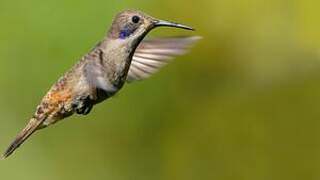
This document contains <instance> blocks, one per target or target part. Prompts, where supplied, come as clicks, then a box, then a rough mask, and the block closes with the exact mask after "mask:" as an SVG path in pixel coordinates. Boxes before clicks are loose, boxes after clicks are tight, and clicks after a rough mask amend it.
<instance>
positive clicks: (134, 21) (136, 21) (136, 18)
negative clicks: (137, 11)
mask: <svg viewBox="0 0 320 180" xmlns="http://www.w3.org/2000/svg"><path fill="white" fill-rule="evenodd" d="M139 21H140V17H139V16H133V17H132V22H133V23H138V22H139Z"/></svg>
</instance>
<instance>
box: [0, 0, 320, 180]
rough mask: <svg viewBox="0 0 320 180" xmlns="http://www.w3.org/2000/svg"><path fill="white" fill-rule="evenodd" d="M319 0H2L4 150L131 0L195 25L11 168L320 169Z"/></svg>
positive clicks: (276, 179) (10, 175)
mask: <svg viewBox="0 0 320 180" xmlns="http://www.w3.org/2000/svg"><path fill="white" fill-rule="evenodd" d="M319 7H320V1H314V0H268V1H266V0H237V1H233V0H197V1H184V0H175V1H172V0H161V1H147V0H140V1H138V0H131V1H130V0H118V1H106V0H91V1H89V0H77V1H71V0H46V1H43V0H28V1H24V0H16V1H9V0H1V2H0V22H1V25H0V27H1V28H0V120H1V121H0V122H1V125H0V149H1V150H3V151H4V150H5V149H6V147H7V146H8V145H9V143H10V142H11V141H12V140H13V138H14V137H15V135H16V133H18V131H19V130H21V129H22V128H23V127H24V126H25V124H26V123H27V121H28V119H29V118H30V117H31V115H32V114H33V112H34V111H35V108H36V106H37V104H38V103H39V101H40V100H41V98H42V96H43V95H44V94H45V93H46V92H47V90H48V89H49V88H50V87H51V85H52V84H53V83H54V82H55V81H56V80H57V79H58V78H59V77H60V76H61V75H62V74H63V73H64V72H65V71H66V70H67V69H68V68H70V67H71V66H72V65H73V64H74V63H76V61H77V60H78V59H80V58H81V56H82V55H84V54H85V53H86V52H88V51H89V50H90V49H91V48H92V47H93V46H94V45H95V44H96V43H97V42H98V41H99V40H100V39H101V38H102V37H103V36H104V35H105V33H106V31H107V29H108V28H109V26H110V24H111V22H112V18H113V17H114V15H115V14H116V13H118V12H119V11H122V10H124V9H139V10H142V11H144V12H146V13H148V14H150V15H152V16H154V17H157V18H161V19H165V20H172V21H176V22H181V23H185V24H189V25H192V26H193V27H194V28H196V31H195V32H188V31H184V30H178V29H170V28H159V29H156V30H154V31H153V32H151V33H150V34H149V35H148V37H147V38H150V37H160V36H180V35H200V36H202V37H203V39H202V40H201V41H200V42H199V43H197V44H196V46H195V47H194V48H193V49H192V50H191V51H190V53H188V54H187V55H184V56H181V57H178V58H176V60H175V61H173V62H172V63H170V64H169V65H168V66H166V67H164V68H163V69H162V70H161V71H160V72H159V73H157V74H155V75H154V76H152V77H151V78H149V79H147V80H144V81H141V82H135V83H131V84H127V85H125V87H124V88H123V89H122V90H121V92H120V93H119V94H117V95H116V96H115V97H113V98H112V99H109V100H108V101H105V102H104V103H102V104H99V105H98V106H96V107H95V108H94V109H93V111H92V112H91V113H90V114H89V115H88V116H78V115H77V116H73V117H71V118H68V119H66V120H64V121H62V122H59V123H58V124H56V125H54V126H51V127H50V128H47V129H44V130H41V131H38V132H37V133H36V134H34V135H33V136H32V137H31V138H30V139H29V140H28V141H26V143H25V144H24V145H23V146H22V147H21V148H19V150H18V151H17V152H16V153H15V154H14V155H12V156H11V157H10V158H8V159H6V160H4V161H0V179H10V180H21V179H24V180H31V179H32V180H43V179H45V180H57V179H59V180H73V179H76V180H87V179H95V180H99V179H112V180H133V179H139V180H151V179H152V180H180V179H181V180H196V179H202V180H211V179H216V180H218V179H221V180H222V179H223V180H234V179H236V180H257V179H259V180H269V179H272V180H284V179H290V180H295V179H297V180H300V179H306V180H314V179H319V178H320V140H319V137H320V33H319V32H320V23H319V18H320V11H319Z"/></svg>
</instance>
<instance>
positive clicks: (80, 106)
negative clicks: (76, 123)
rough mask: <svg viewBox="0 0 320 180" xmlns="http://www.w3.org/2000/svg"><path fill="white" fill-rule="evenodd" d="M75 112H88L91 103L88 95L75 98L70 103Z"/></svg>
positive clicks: (85, 113)
mask: <svg viewBox="0 0 320 180" xmlns="http://www.w3.org/2000/svg"><path fill="white" fill-rule="evenodd" d="M72 106H73V108H74V109H75V111H76V113H77V114H82V115H87V114H89V113H90V111H91V109H92V107H93V104H92V100H91V98H90V96H85V97H79V98H76V99H75V100H74V102H73V104H72Z"/></svg>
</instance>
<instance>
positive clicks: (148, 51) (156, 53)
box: [127, 36, 201, 82]
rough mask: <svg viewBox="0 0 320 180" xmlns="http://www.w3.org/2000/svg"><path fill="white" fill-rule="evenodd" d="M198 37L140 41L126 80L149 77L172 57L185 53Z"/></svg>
mask: <svg viewBox="0 0 320 180" xmlns="http://www.w3.org/2000/svg"><path fill="white" fill-rule="evenodd" d="M199 39H201V38H200V37H199V36H191V37H175V38H160V39H150V40H144V41H142V42H141V43H140V45H139V46H138V48H137V49H136V51H135V53H134V55H133V58H132V61H131V65H130V68H129V72H128V76H127V82H132V81H137V80H143V79H146V78H148V77H150V76H151V75H152V74H154V73H155V72H157V71H158V70H159V69H160V68H161V67H163V66H165V65H166V64H168V62H169V61H170V60H171V59H172V58H173V57H175V56H178V55H183V54H185V53H186V52H187V50H188V49H189V48H190V47H191V46H192V45H193V44H194V43H195V42H196V41H198V40H199Z"/></svg>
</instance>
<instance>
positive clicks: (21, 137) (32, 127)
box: [1, 118, 43, 159]
mask: <svg viewBox="0 0 320 180" xmlns="http://www.w3.org/2000/svg"><path fill="white" fill-rule="evenodd" d="M42 122H43V120H39V119H36V118H32V119H31V120H30V121H29V123H28V124H27V126H26V127H25V128H24V129H23V130H22V131H21V132H20V133H19V134H18V135H17V137H16V138H15V140H14V141H13V142H12V143H11V144H10V146H9V147H8V148H7V150H6V151H5V152H4V153H3V155H2V158H1V159H5V158H7V157H8V156H10V155H11V154H12V153H13V152H14V151H15V150H16V149H17V148H18V147H19V146H20V145H21V144H22V143H23V142H24V141H25V140H27V139H28V137H30V136H31V135H32V134H33V133H34V132H35V131H36V130H37V129H38V128H39V126H40V125H41V124H42Z"/></svg>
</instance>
